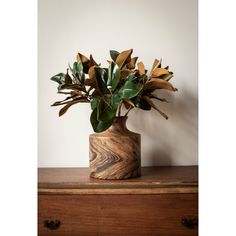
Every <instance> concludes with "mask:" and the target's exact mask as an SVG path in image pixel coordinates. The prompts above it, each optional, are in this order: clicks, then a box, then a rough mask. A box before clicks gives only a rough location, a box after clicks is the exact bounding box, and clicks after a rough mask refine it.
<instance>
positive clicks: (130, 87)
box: [119, 80, 143, 99]
mask: <svg viewBox="0 0 236 236" xmlns="http://www.w3.org/2000/svg"><path fill="white" fill-rule="evenodd" d="M142 87H143V86H142V85H141V84H137V83H134V82H132V81H130V80H127V81H126V82H125V84H124V85H123V86H122V87H121V89H120V90H119V95H120V97H121V99H131V98H133V97H135V96H137V95H138V93H139V92H140V91H141V89H142Z"/></svg>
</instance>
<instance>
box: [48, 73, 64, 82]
mask: <svg viewBox="0 0 236 236" xmlns="http://www.w3.org/2000/svg"><path fill="white" fill-rule="evenodd" d="M50 80H52V81H55V82H57V83H58V84H63V83H64V81H65V74H64V73H59V74H57V75H54V76H53V77H51V78H50Z"/></svg>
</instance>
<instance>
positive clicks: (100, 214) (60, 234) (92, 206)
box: [38, 194, 198, 236]
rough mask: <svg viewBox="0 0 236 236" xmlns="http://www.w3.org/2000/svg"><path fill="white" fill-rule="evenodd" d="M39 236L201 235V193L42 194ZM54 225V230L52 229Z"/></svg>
mask: <svg viewBox="0 0 236 236" xmlns="http://www.w3.org/2000/svg"><path fill="white" fill-rule="evenodd" d="M38 207H39V209H38V230H39V236H47V235H49V236H50V235H52V236H53V235H57V236H67V235H68V236H75V235H76V236H78V235H79V236H86V235H101V236H106V235H112V236H116V235H117V236H118V235H126V236H132V235H135V236H141V235H155V236H175V235H181V236H185V235H186V236H187V235H192V236H193V235H198V229H197V226H196V227H193V228H191V225H189V224H188V221H186V222H187V223H186V222H184V223H185V226H184V225H183V223H182V219H184V218H186V219H190V220H191V219H196V218H197V215H198V212H197V209H198V198H197V194H150V195H145V194H144V195H141V194H138V195H135V194H133V195H132V194H131V195H39V198H38ZM50 228H51V229H50Z"/></svg>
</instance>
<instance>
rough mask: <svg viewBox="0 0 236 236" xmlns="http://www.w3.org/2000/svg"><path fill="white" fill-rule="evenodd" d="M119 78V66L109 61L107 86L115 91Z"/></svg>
mask: <svg viewBox="0 0 236 236" xmlns="http://www.w3.org/2000/svg"><path fill="white" fill-rule="evenodd" d="M120 78H121V72H120V68H119V66H118V65H117V64H116V63H114V62H111V64H110V65H109V68H108V80H107V86H110V87H111V88H112V91H115V89H116V87H117V85H118V84H119V82H120Z"/></svg>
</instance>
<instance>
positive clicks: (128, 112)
mask: <svg viewBox="0 0 236 236" xmlns="http://www.w3.org/2000/svg"><path fill="white" fill-rule="evenodd" d="M132 109H133V107H130V108H129V109H128V111H127V112H126V113H125V116H127V115H128V113H129V112H130V111H131V110H132Z"/></svg>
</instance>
